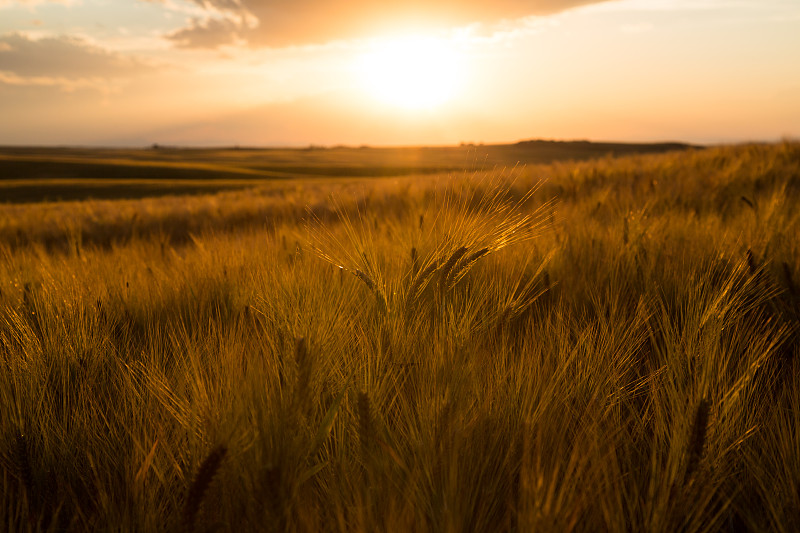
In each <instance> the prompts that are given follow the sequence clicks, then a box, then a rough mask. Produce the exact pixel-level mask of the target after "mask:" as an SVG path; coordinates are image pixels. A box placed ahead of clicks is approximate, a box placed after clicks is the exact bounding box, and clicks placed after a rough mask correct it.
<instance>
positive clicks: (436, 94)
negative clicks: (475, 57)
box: [358, 36, 462, 110]
mask: <svg viewBox="0 0 800 533" xmlns="http://www.w3.org/2000/svg"><path fill="white" fill-rule="evenodd" d="M461 69H462V59H461V57H459V55H458V53H457V52H456V51H455V48H454V47H453V46H452V45H451V44H449V43H448V42H446V41H444V40H442V39H436V38H431V37H419V36H413V37H405V38H400V39H390V40H385V41H379V42H378V43H376V44H374V46H373V47H372V49H371V50H370V51H369V52H367V53H366V54H364V55H363V56H361V58H360V61H359V64H358V71H359V74H360V76H361V79H362V82H363V83H364V86H365V89H366V90H367V91H368V93H369V94H370V95H371V96H372V97H374V98H375V99H377V100H379V101H381V102H383V103H386V104H390V105H393V106H397V107H400V108H404V109H407V110H418V109H433V108H436V107H438V106H440V105H442V104H444V103H446V102H447V101H448V100H450V99H451V98H452V97H453V96H454V94H455V93H456V91H457V90H458V87H459V84H460V82H461V81H462V80H461V77H462V76H461Z"/></svg>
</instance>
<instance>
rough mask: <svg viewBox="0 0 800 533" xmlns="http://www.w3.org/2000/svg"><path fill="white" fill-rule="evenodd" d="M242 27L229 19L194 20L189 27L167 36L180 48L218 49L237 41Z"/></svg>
mask: <svg viewBox="0 0 800 533" xmlns="http://www.w3.org/2000/svg"><path fill="white" fill-rule="evenodd" d="M239 30H240V25H239V24H237V23H236V22H234V21H232V20H228V19H213V18H209V19H206V20H201V19H198V18H192V20H191V23H190V24H189V26H188V27H186V28H183V29H180V30H178V31H176V32H173V33H170V34H169V35H167V39H169V40H170V41H172V42H173V43H175V45H176V46H177V47H178V48H218V47H219V46H222V45H225V44H231V43H233V42H234V41H236V40H237V35H238V33H239Z"/></svg>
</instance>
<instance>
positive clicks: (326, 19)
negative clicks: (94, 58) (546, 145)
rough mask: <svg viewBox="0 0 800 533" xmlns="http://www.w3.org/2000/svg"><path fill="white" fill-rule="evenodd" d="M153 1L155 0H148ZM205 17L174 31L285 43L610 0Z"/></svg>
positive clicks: (184, 41) (216, 7)
mask: <svg viewBox="0 0 800 533" xmlns="http://www.w3.org/2000/svg"><path fill="white" fill-rule="evenodd" d="M146 1H152V0H146ZM192 1H193V2H194V3H195V4H197V5H198V6H201V7H203V8H204V9H205V10H206V12H207V16H206V17H205V18H197V17H193V18H191V19H190V21H189V23H188V25H187V26H186V27H184V28H182V29H179V30H178V31H176V32H173V33H171V34H169V35H168V38H169V39H170V40H172V41H174V42H175V44H176V45H177V46H180V47H184V48H216V47H219V46H222V45H225V44H233V43H236V42H239V43H246V44H248V45H250V46H253V47H262V46H266V47H283V46H291V45H304V44H311V43H324V42H328V41H332V40H337V39H347V38H357V37H365V36H370V35H374V34H375V33H378V32H387V31H397V30H398V29H403V28H418V27H420V26H423V27H426V28H433V27H435V28H443V27H455V26H465V25H469V24H474V23H490V24H491V23H497V22H499V21H502V20H514V19H521V18H524V17H529V16H533V15H538V16H541V15H549V14H553V13H558V12H561V11H565V10H568V9H572V8H575V7H578V6H583V5H588V4H594V3H599V2H603V1H607V0H498V1H494V2H486V1H484V0H384V1H382V2H374V1H370V0H360V1H353V0H293V1H291V2H286V1H280V0H192Z"/></svg>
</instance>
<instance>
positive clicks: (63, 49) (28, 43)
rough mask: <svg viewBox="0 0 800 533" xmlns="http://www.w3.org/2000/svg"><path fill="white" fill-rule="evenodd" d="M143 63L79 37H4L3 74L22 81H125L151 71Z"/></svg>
mask: <svg viewBox="0 0 800 533" xmlns="http://www.w3.org/2000/svg"><path fill="white" fill-rule="evenodd" d="M151 68H152V67H149V66H148V65H146V64H144V63H142V62H141V61H139V60H136V59H133V58H130V57H126V56H124V55H121V54H117V53H113V52H110V51H108V50H104V49H102V48H100V47H97V46H95V45H92V44H90V43H88V42H86V41H84V40H82V39H79V38H75V37H45V38H42V39H32V38H30V37H28V36H26V35H24V34H20V33H12V34H7V35H2V36H0V71H3V72H5V73H6V75H7V76H8V75H10V74H13V75H14V77H15V78H16V79H19V78H41V77H47V78H52V79H71V80H76V79H86V78H106V79H108V78H124V77H130V76H132V75H135V74H138V73H142V72H145V71H147V70H150V69H151Z"/></svg>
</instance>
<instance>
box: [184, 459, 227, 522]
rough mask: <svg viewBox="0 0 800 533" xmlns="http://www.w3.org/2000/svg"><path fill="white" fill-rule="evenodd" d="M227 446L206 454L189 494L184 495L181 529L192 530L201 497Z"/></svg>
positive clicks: (204, 493)
mask: <svg viewBox="0 0 800 533" xmlns="http://www.w3.org/2000/svg"><path fill="white" fill-rule="evenodd" d="M227 451H228V450H227V448H225V447H224V446H217V447H216V448H214V449H213V450H211V453H209V454H208V456H207V457H206V458H205V460H203V462H202V464H201V465H200V469H199V470H198V471H197V475H196V476H195V478H194V481H192V484H191V485H190V486H189V494H188V495H187V497H186V504H185V505H184V507H183V530H184V531H185V532H187V533H190V532H192V531H194V530H195V529H194V526H195V521H196V520H197V512H198V511H199V510H200V505H201V504H202V503H203V498H204V497H205V495H206V491H207V490H208V487H209V485H211V481H212V480H213V479H214V476H215V475H216V473H217V471H218V470H219V467H220V465H221V464H222V459H223V458H224V457H225V454H226V453H227Z"/></svg>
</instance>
